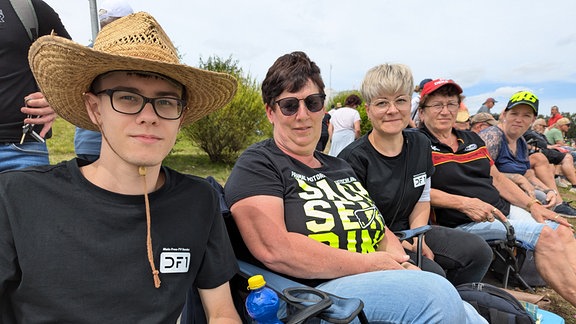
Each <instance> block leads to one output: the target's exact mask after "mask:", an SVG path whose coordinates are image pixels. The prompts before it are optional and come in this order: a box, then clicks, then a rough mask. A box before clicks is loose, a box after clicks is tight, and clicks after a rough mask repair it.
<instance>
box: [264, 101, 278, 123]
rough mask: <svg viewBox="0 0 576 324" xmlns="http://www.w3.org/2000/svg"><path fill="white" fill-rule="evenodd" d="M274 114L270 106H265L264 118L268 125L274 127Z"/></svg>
mask: <svg viewBox="0 0 576 324" xmlns="http://www.w3.org/2000/svg"><path fill="white" fill-rule="evenodd" d="M275 113H276V112H275V111H273V110H272V107H270V105H268V104H266V117H268V121H270V123H271V124H272V125H274V114H275Z"/></svg>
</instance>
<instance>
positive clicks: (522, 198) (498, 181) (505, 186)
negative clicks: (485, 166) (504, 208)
mask: <svg viewBox="0 0 576 324" xmlns="http://www.w3.org/2000/svg"><path fill="white" fill-rule="evenodd" d="M491 175H492V179H493V184H494V187H496V189H497V190H498V192H499V193H500V197H502V198H504V199H506V200H507V201H508V202H510V203H511V204H512V205H516V206H518V207H521V208H524V207H526V206H527V205H528V204H529V203H530V202H531V201H532V200H533V199H532V198H530V196H528V194H526V193H525V192H524V191H523V190H522V189H520V187H519V186H518V185H516V184H515V183H514V182H512V181H511V180H510V179H508V178H507V177H506V176H504V175H503V174H501V173H497V174H495V173H494V172H492V173H491Z"/></svg>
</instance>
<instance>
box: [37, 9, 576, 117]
mask: <svg viewBox="0 0 576 324" xmlns="http://www.w3.org/2000/svg"><path fill="white" fill-rule="evenodd" d="M45 1H46V2H47V3H48V4H50V5H51V6H52V7H53V8H54V9H55V10H56V11H57V12H58V13H59V14H60V18H61V19H62V21H63V22H64V25H65V26H66V28H67V29H68V31H69V32H70V34H71V35H72V37H73V39H74V40H75V41H77V42H79V43H84V44H87V43H89V41H90V39H91V29H90V26H91V25H90V12H89V1H88V0H45ZM127 1H128V2H129V3H130V4H131V5H132V7H133V8H134V10H135V11H147V12H149V13H151V14H152V15H153V16H155V17H156V19H157V20H158V21H159V22H160V24H161V25H162V26H163V27H164V29H165V30H166V32H167V33H168V35H170V36H171V37H172V39H173V41H174V43H175V45H176V46H177V47H178V48H179V50H180V52H181V53H182V54H183V55H184V63H186V64H188V65H192V66H197V65H198V62H199V59H200V57H202V58H204V59H206V58H208V57H209V56H213V55H217V56H219V57H222V58H227V57H229V56H232V57H233V58H234V59H236V60H238V61H239V64H240V66H241V67H243V68H244V70H245V71H247V72H250V74H251V75H252V76H253V77H254V78H256V80H257V81H259V82H260V81H262V79H263V77H264V76H265V74H266V71H267V69H268V67H269V66H270V65H271V64H272V63H273V62H274V60H275V59H276V58H277V57H278V56H280V55H283V54H285V53H289V52H291V51H295V50H302V51H304V52H306V53H308V55H309V56H310V57H311V58H312V60H314V61H316V62H317V63H318V65H319V66H320V68H321V69H322V75H323V77H324V81H325V83H326V85H327V86H331V87H332V88H333V89H334V90H335V91H343V90H352V89H358V88H359V86H360V83H361V82H362V78H363V77H364V74H365V73H366V71H367V70H368V69H370V68H371V67H373V66H375V65H378V64H382V63H404V64H407V65H408V66H410V67H411V69H412V71H413V74H414V78H415V82H416V83H419V82H420V80H422V79H424V78H429V77H430V78H440V77H441V78H451V79H454V80H455V81H456V82H458V83H459V84H460V85H461V86H462V87H463V88H464V95H465V96H466V99H465V103H466V105H467V106H468V108H469V110H470V113H472V114H474V113H475V112H476V110H477V109H478V108H479V107H480V105H481V104H482V102H483V101H484V100H485V99H486V98H487V97H494V98H496V100H498V101H499V102H498V103H497V104H496V106H495V109H496V112H499V111H500V110H501V109H503V108H504V106H505V105H506V102H507V100H508V98H509V97H510V96H511V95H512V94H513V93H514V92H516V91H519V90H531V91H533V92H535V93H536V95H537V96H538V97H539V98H540V112H541V113H542V114H544V115H548V114H549V112H550V107H551V106H552V105H557V106H559V107H560V110H561V111H565V112H572V113H576V28H574V27H575V23H574V14H575V13H576V1H573V0H563V1H560V0H549V1H533V0H526V1H519V0H507V1H497V0H486V1H474V0H470V1H452V0H437V1H425V0H408V1H406V0H404V1H401V0H364V1H363V0H360V1H350V0H315V1H306V0H293V1H282V0H254V1H231V0H211V1H202V2H197V1H184V0H162V1H158V0H127Z"/></svg>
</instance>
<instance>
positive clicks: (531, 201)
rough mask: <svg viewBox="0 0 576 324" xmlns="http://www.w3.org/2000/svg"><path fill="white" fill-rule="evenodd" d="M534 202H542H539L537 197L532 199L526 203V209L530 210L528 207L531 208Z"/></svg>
mask: <svg viewBox="0 0 576 324" xmlns="http://www.w3.org/2000/svg"><path fill="white" fill-rule="evenodd" d="M534 204H538V205H542V203H541V202H540V200H538V199H532V200H530V202H529V203H528V204H527V205H526V210H527V211H530V208H532V205H534Z"/></svg>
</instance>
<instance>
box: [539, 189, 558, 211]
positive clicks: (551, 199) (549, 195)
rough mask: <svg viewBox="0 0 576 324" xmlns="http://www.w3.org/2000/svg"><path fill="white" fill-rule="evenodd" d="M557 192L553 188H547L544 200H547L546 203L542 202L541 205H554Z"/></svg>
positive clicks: (548, 206)
mask: <svg viewBox="0 0 576 324" xmlns="http://www.w3.org/2000/svg"><path fill="white" fill-rule="evenodd" d="M557 197H558V196H557V194H556V191H554V190H549V191H548V192H546V201H547V202H548V203H547V204H544V205H543V206H544V207H545V208H551V207H554V206H556V200H557Z"/></svg>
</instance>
